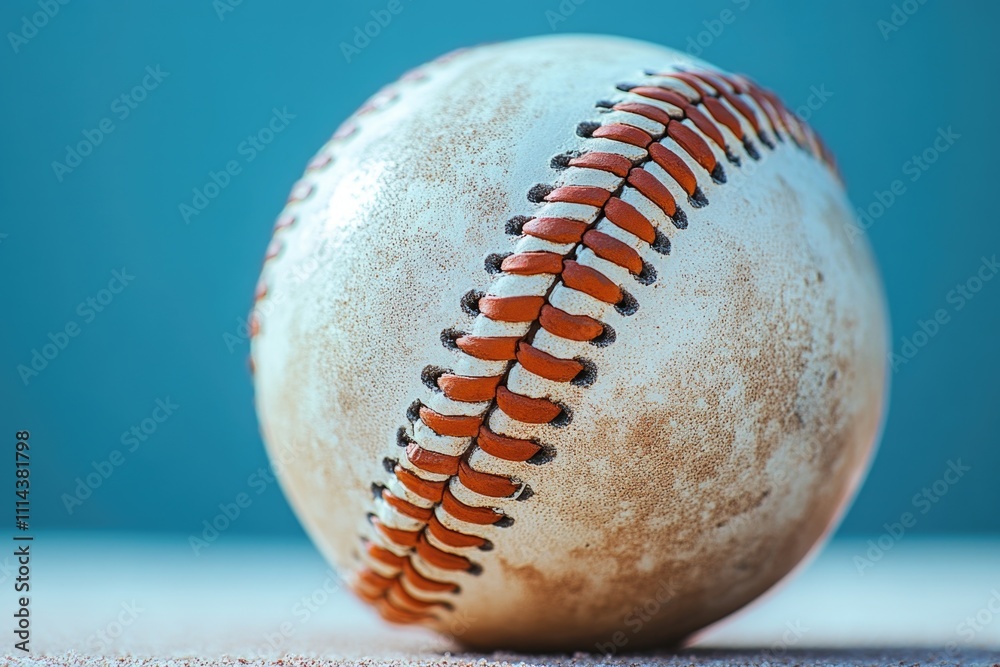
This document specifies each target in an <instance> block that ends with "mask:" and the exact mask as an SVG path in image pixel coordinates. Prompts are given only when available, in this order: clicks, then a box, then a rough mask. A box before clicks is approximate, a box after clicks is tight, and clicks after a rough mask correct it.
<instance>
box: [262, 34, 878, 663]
mask: <svg viewBox="0 0 1000 667" xmlns="http://www.w3.org/2000/svg"><path fill="white" fill-rule="evenodd" d="M857 229H858V227H856V226H855V223H854V218H853V216H852V208H851V205H850V204H849V202H848V200H847V198H846V196H845V193H844V185H843V183H842V182H841V179H840V176H839V175H838V172H837V169H836V167H835V165H834V162H833V159H832V157H831V155H830V153H829V152H828V150H827V149H826V148H825V147H824V145H823V144H822V143H821V141H820V139H819V138H818V137H817V135H816V134H815V133H814V132H813V131H812V130H811V129H810V128H809V127H807V126H806V125H805V123H804V122H803V121H802V120H801V119H800V118H798V117H796V115H795V114H794V113H792V112H790V111H789V110H788V109H787V108H786V107H784V106H782V103H781V102H780V101H779V100H778V99H777V97H776V96H775V95H774V94H773V93H771V92H769V91H768V90H767V89H766V88H763V87H761V86H759V85H758V84H756V83H755V82H753V81H751V80H750V79H748V78H746V77H745V76H741V75H735V74H731V73H728V72H725V71H722V70H720V69H718V68H716V67H713V66H711V65H709V64H707V63H704V62H702V61H699V60H696V59H693V58H690V57H688V56H686V55H684V54H682V53H678V52H676V51H672V50H670V49H666V48H663V47H660V46H656V45H653V44H647V43H643V42H637V41H631V40H624V39H618V38H612V37H598V36H567V37H548V38H538V39H528V40H523V41H514V42H508V43H501V44H494V45H489V46H483V47H479V48H474V49H470V50H465V51H461V52H457V53H453V54H449V55H448V56H445V57H443V58H440V59H439V60H436V61H434V62H431V63H429V64H427V65H426V66H423V67H420V68H419V69H417V70H415V71H412V72H410V73H408V74H406V75H405V76H403V77H402V78H401V79H400V80H399V81H397V82H396V83H394V84H391V85H390V86H388V87H387V88H385V89H383V90H382V91H381V92H379V93H378V94H377V95H375V96H374V97H373V98H372V99H371V100H369V102H367V103H366V104H364V105H363V106H362V107H361V108H360V109H359V110H358V111H357V112H356V113H355V114H354V115H353V116H352V117H351V118H349V119H348V120H347V121H346V122H345V123H344V124H343V125H342V126H341V127H340V129H338V130H337V132H336V133H335V134H334V135H333V137H332V139H331V140H330V141H329V142H328V143H327V144H326V145H325V146H324V147H323V148H322V150H321V151H320V153H319V154H318V155H317V156H316V158H315V159H314V160H313V161H312V162H311V163H310V165H309V167H308V169H307V171H306V173H305V175H304V177H303V178H302V180H301V181H300V182H299V183H297V184H296V186H295V188H294V190H293V192H292V196H291V197H290V198H289V201H288V204H287V207H286V209H285V211H284V212H283V214H282V216H281V218H280V219H279V221H278V224H277V226H276V230H275V234H274V240H273V242H272V245H271V247H270V248H269V250H268V253H267V259H266V261H265V264H264V269H263V274H262V278H261V282H260V285H259V287H258V290H257V296H256V304H255V308H254V311H253V319H252V326H251V332H252V335H253V346H252V359H251V362H252V365H253V367H254V369H255V383H256V391H257V407H258V411H259V414H260V419H261V423H262V428H263V433H264V437H265V440H266V441H267V445H268V449H269V453H270V456H271V457H272V460H273V461H274V463H275V467H276V469H277V470H278V472H279V475H280V479H281V482H282V485H283V487H284V489H285V492H286V493H287V495H288V497H289V498H290V500H291V503H292V505H293V506H294V508H295V510H296V512H297V513H298V516H299V517H300V518H301V520H302V523H303V524H304V525H305V527H306V530H307V531H308V532H309V534H310V535H311V536H312V538H313V539H314V540H315V542H316V544H317V545H318V546H319V547H320V549H321V550H322V551H323V553H324V554H325V555H326V556H327V557H328V558H329V560H330V561H332V562H333V563H334V564H335V565H336V567H337V568H338V569H339V571H340V573H341V574H342V575H343V577H344V579H345V581H346V582H347V584H348V585H349V587H350V588H351V589H352V590H353V591H354V593H356V594H357V595H358V596H359V597H360V598H362V599H364V600H366V601H367V602H369V603H370V604H371V605H372V606H373V607H374V609H376V610H377V611H378V612H379V613H380V614H381V615H382V616H383V617H384V618H385V619H388V620H389V621H392V622H396V623H416V624H421V625H425V626H429V627H431V628H434V629H436V630H438V631H440V632H442V633H446V634H447V635H450V636H452V637H454V638H455V639H456V640H457V641H458V642H460V643H463V644H465V645H467V646H472V647H481V648H487V647H490V648H511V649H523V650H565V649H582V650H589V651H599V652H615V651H618V650H635V649H641V648H645V647H650V646H656V645H665V644H672V643H677V642H680V641H683V640H685V639H686V638H689V637H691V635H692V634H693V633H695V632H697V631H698V630H699V629H701V628H704V627H705V626H707V625H709V624H711V623H713V622H714V621H717V620H719V619H721V618H723V617H725V616H727V615H728V614H730V613H732V612H733V611H735V610H737V609H739V608H740V607H742V606H743V605H745V604H747V603H748V602H750V601H751V600H753V599H754V598H756V597H757V596H759V595H760V594H761V593H763V592H764V591H766V590H767V589H768V588H770V587H771V586H773V585H774V584H775V583H776V582H777V581H778V580H780V579H781V578H782V577H784V576H785V575H786V574H787V573H788V572H789V571H790V570H791V569H792V568H793V567H794V566H795V565H796V564H797V563H799V561H800V560H802V559H803V557H804V556H805V555H806V554H807V553H808V552H809V551H810V550H811V549H812V548H813V547H814V546H815V545H816V544H817V542H818V541H819V540H820V539H821V538H822V537H823V536H824V534H826V533H827V532H828V531H829V530H830V529H831V527H832V525H833V524H834V523H835V522H836V520H837V519H838V517H839V516H840V515H841V514H842V512H843V510H844V508H845V505H846V503H847V502H848V500H849V499H850V497H851V496H852V494H853V493H854V491H855V489H856V488H857V486H858V483H859V481H860V479H861V477H862V475H863V473H864V471H865V469H866V466H867V462H868V460H869V457H870V454H871V451H872V448H873V445H874V443H875V441H876V439H877V437H878V434H879V429H880V426H881V422H882V414H883V410H884V406H885V401H886V384H887V376H886V371H885V365H886V364H885V358H886V339H887V331H886V323H885V313H884V303H883V297H882V289H881V284H880V281H879V277H878V274H877V271H876V269H875V267H874V263H873V260H872V257H871V254H870V250H869V248H868V247H867V244H866V242H865V240H864V238H863V237H861V236H859V235H858V234H856V233H854V232H855V231H856V230H857Z"/></svg>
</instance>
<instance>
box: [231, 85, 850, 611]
mask: <svg viewBox="0 0 1000 667" xmlns="http://www.w3.org/2000/svg"><path fill="white" fill-rule="evenodd" d="M646 77H647V79H646V80H644V81H643V82H642V83H641V84H619V85H618V86H617V89H618V90H619V91H621V92H622V93H624V95H625V98H624V99H620V100H606V101H601V102H598V103H597V105H596V106H597V107H598V109H599V112H600V113H604V114H608V116H609V119H608V121H607V122H595V121H584V122H582V123H580V124H579V125H578V126H577V127H576V133H577V134H578V135H579V136H581V137H583V138H584V139H585V141H586V142H591V141H593V142H595V144H594V145H595V150H589V151H580V152H575V153H567V154H563V155H557V156H555V157H554V158H552V160H551V166H552V168H553V169H556V170H559V171H567V172H569V170H587V171H588V172H596V173H599V174H600V173H603V174H606V175H607V177H606V178H604V179H603V180H600V181H593V180H588V181H586V182H585V183H575V182H572V180H571V179H566V180H567V182H565V183H564V184H562V185H559V186H552V185H547V184H539V185H536V186H534V187H532V188H531V189H530V190H529V192H528V193H527V199H528V201H529V202H531V203H533V204H537V205H539V206H540V207H541V210H540V211H539V215H535V216H515V217H514V218H512V219H511V220H509V221H507V223H506V226H505V232H506V233H507V234H511V235H516V236H519V237H521V239H522V241H525V240H526V239H527V240H532V239H533V241H532V242H531V243H529V244H528V245H526V246H525V247H524V248H522V250H521V251H518V252H513V253H509V254H506V253H505V254H493V255H490V256H489V257H487V258H486V261H485V269H486V270H487V271H488V272H490V273H491V274H495V275H496V276H497V278H496V280H505V279H507V277H514V278H515V279H517V280H522V281H525V282H523V283H517V285H525V286H528V287H530V286H534V291H533V290H531V289H528V287H525V289H526V290H527V291H528V292H531V293H524V294H521V293H517V294H506V293H504V294H492V293H489V292H486V293H482V292H477V291H470V292H468V293H467V294H466V295H465V296H464V297H463V298H462V299H461V302H460V304H459V306H460V307H461V309H462V310H463V311H465V312H466V313H468V314H469V315H471V316H473V317H475V318H485V319H486V320H489V321H492V322H503V323H507V325H508V326H514V325H519V326H521V327H523V333H522V334H521V335H484V333H482V331H480V332H479V333H470V332H460V331H455V330H446V331H444V332H442V334H441V340H442V343H443V344H444V346H445V347H446V348H449V349H452V350H455V351H456V352H457V353H460V354H465V355H467V356H468V357H469V358H470V359H472V360H476V361H477V362H481V364H482V367H483V368H494V369H496V366H497V364H503V367H502V370H501V372H496V371H494V372H485V373H484V374H482V375H471V374H462V373H456V372H455V371H452V370H450V369H444V368H438V367H433V366H428V367H426V368H424V369H423V371H422V372H421V380H422V382H423V383H424V384H425V385H426V386H427V387H428V389H429V390H430V391H431V392H432V395H434V394H436V395H440V396H442V397H443V398H444V399H446V401H450V402H451V403H452V404H454V406H455V407H456V410H457V412H456V413H455V414H448V413H445V412H441V411H440V410H436V409H433V408H432V407H430V406H429V405H425V404H424V403H423V402H421V401H419V400H418V401H415V402H414V403H413V405H412V406H411V408H410V409H409V410H408V411H407V419H408V421H409V423H410V426H409V427H407V426H403V427H401V428H400V429H399V431H398V434H397V444H398V445H400V446H401V447H402V448H403V450H402V453H401V455H400V456H399V457H398V458H386V459H384V464H385V468H386V471H387V473H388V474H389V482H388V484H383V483H380V482H375V483H373V484H372V495H373V501H372V502H373V503H375V510H376V511H375V512H373V513H371V514H369V515H368V518H369V522H370V524H371V526H372V539H368V538H365V537H362V544H363V553H364V554H365V555H366V561H367V565H366V566H365V567H363V568H362V569H361V570H360V571H359V572H358V573H357V574H356V575H355V576H354V578H353V580H352V581H351V582H350V585H351V588H352V589H353V590H354V592H355V593H356V594H357V595H359V596H360V597H361V598H363V599H365V600H367V601H369V602H370V603H372V604H373V605H374V606H375V608H376V609H377V610H378V611H379V612H380V614H381V615H382V616H383V617H384V618H386V619H387V620H389V621H393V622H398V623H415V622H423V621H427V620H430V619H432V618H435V617H437V616H438V615H439V614H440V613H442V612H447V611H449V610H450V609H452V605H451V603H450V602H448V600H447V598H445V599H442V598H441V596H454V595H458V594H460V592H461V588H460V586H459V585H458V584H456V583H454V582H452V581H448V580H445V579H442V578H441V577H440V576H438V575H436V574H435V572H434V571H433V570H436V571H441V572H445V573H447V572H465V573H467V574H471V575H476V574H478V573H479V572H481V566H480V565H479V564H477V563H475V562H473V561H472V560H471V559H470V557H469V556H468V555H465V554H464V553H456V552H453V551H451V550H452V549H455V550H479V551H488V550H490V549H492V548H493V544H492V542H490V541H489V540H488V539H486V538H485V537H484V536H482V535H479V534H477V533H476V527H477V526H495V527H507V526H510V525H512V523H513V520H512V519H511V518H510V517H508V516H506V515H505V514H504V513H503V512H502V511H501V510H498V509H495V508H494V507H493V506H491V505H490V501H491V500H496V499H517V500H526V499H528V498H529V497H531V496H532V495H533V494H534V492H533V491H532V490H531V489H529V488H528V487H527V486H526V485H524V484H523V483H521V482H520V481H518V480H517V479H515V478H512V477H507V476H504V475H499V474H494V473H488V472H484V471H480V470H477V469H476V468H475V467H474V466H473V464H472V461H471V457H472V455H473V453H475V452H477V451H481V452H483V453H484V454H485V455H488V456H491V457H494V458H496V459H499V460H503V461H509V462H513V463H528V464H532V465H540V464H544V463H546V462H547V461H550V460H551V459H552V458H553V456H555V453H554V452H553V451H552V449H551V448H550V447H549V446H547V445H545V444H543V443H541V442H538V441H536V440H534V439H524V438H515V437H511V436H509V435H505V434H503V433H498V432H496V431H495V430H493V428H491V426H490V422H491V417H493V416H494V415H495V414H496V413H497V412H499V413H502V414H503V415H504V416H505V417H506V418H507V419H510V420H514V421H517V422H521V423H525V424H539V425H543V424H548V425H551V426H553V427H560V426H565V425H566V424H568V423H569V422H570V421H571V419H572V411H571V408H570V406H566V405H562V404H560V403H559V402H557V401H554V400H551V399H550V398H548V397H544V396H541V397H539V396H528V395H524V394H520V393H517V392H515V391H513V390H511V389H510V388H509V387H508V386H507V383H508V380H509V378H510V377H511V374H512V372H513V371H514V369H515V368H518V369H520V370H521V371H523V372H526V373H530V374H533V375H535V376H538V377H540V378H543V379H545V380H548V381H551V382H562V383H566V382H569V383H573V384H574V385H576V386H582V387H586V386H589V385H590V384H592V383H593V382H594V381H595V378H596V367H595V366H594V364H593V363H591V362H590V361H588V360H586V359H585V358H582V357H579V356H578V357H574V358H561V357H558V356H556V355H554V354H552V353H550V352H548V351H546V350H545V349H542V348H541V347H539V346H538V345H537V344H536V340H535V339H536V337H537V335H538V334H539V333H541V332H544V333H545V334H546V335H548V336H552V337H555V338H557V339H564V340H567V341H579V342H586V343H590V344H593V345H596V346H605V345H610V344H613V343H614V340H615V337H616V335H615V332H614V330H613V329H612V328H611V327H610V326H609V325H608V324H607V323H605V322H602V321H600V319H597V318H595V317H593V316H592V315H591V314H586V313H576V312H571V311H572V310H574V309H573V307H572V304H570V303H566V300H567V298H569V297H567V296H566V294H581V295H585V296H586V297H587V298H589V299H592V300H593V301H594V302H595V303H597V304H603V305H604V306H607V307H613V308H615V309H616V310H617V311H618V312H619V313H620V314H622V315H631V314H632V313H634V312H636V310H637V309H638V308H639V307H640V300H639V299H637V298H636V297H634V296H633V295H632V294H630V293H629V292H628V291H626V290H625V289H624V288H623V286H622V285H620V284H619V283H618V282H617V281H615V280H614V279H613V278H612V277H610V276H608V275H607V273H606V271H604V270H602V269H601V268H600V265H599V262H601V261H603V262H607V263H609V264H610V265H612V266H615V267H620V268H621V269H623V270H624V271H625V272H627V274H629V275H631V276H632V277H633V278H634V279H635V280H636V281H637V282H638V283H639V284H641V285H649V284H652V283H653V282H654V281H655V280H656V271H655V269H654V268H653V267H652V266H651V265H649V264H648V263H646V262H644V261H643V259H642V257H641V255H640V254H639V252H638V251H637V250H636V248H635V247H633V246H632V245H630V244H629V243H628V242H626V241H624V240H622V238H621V234H620V233H618V232H616V233H615V234H611V233H608V232H611V231H612V228H611V227H608V225H612V226H613V227H615V228H617V229H618V230H619V232H624V233H625V234H626V238H628V236H631V237H635V238H636V239H637V240H639V241H641V242H642V243H644V244H647V245H648V247H650V248H651V249H652V250H654V251H655V252H657V253H660V254H663V255H667V254H669V253H670V247H671V246H670V241H669V239H668V238H667V236H666V235H665V234H664V233H663V232H662V231H661V230H660V229H658V228H657V227H656V226H655V225H654V224H653V222H651V221H650V219H649V215H648V214H647V213H652V212H654V211H659V212H661V213H662V214H663V216H665V217H666V218H667V219H668V220H670V222H671V223H672V224H673V226H674V227H675V228H676V229H679V230H683V229H686V228H687V226H688V220H687V216H686V214H685V212H684V210H683V209H682V208H681V206H680V205H679V203H678V201H677V199H676V198H675V196H674V195H673V194H672V192H671V190H670V188H668V187H667V185H668V183H673V184H674V185H675V186H676V187H677V188H679V190H680V191H681V192H682V193H683V197H682V199H683V198H686V200H687V203H688V204H689V205H690V206H691V207H692V208H701V207H704V206H708V205H709V201H708V199H707V197H706V196H705V194H704V192H703V191H702V189H701V188H700V187H699V174H698V173H697V170H699V169H700V170H701V172H703V174H702V175H701V176H700V178H704V177H708V178H710V179H711V180H712V181H713V182H715V183H719V184H722V183H725V182H726V173H725V168H724V167H723V163H722V161H720V160H719V159H718V158H717V156H716V152H715V151H714V150H713V148H712V146H715V148H716V149H718V151H719V152H721V153H722V155H724V156H725V162H728V163H729V164H730V165H732V166H733V167H734V168H737V169H738V168H740V167H741V165H742V160H741V158H740V156H738V155H737V154H736V153H735V152H734V151H733V149H732V147H731V146H730V145H729V143H728V142H727V140H726V133H728V134H729V135H731V136H732V137H734V138H735V140H736V141H738V142H739V144H740V146H741V147H742V148H743V150H744V152H745V154H746V156H747V157H748V158H750V159H751V160H759V159H760V158H761V153H760V150H759V149H758V148H757V146H756V144H755V141H756V142H759V143H760V144H761V145H762V146H765V147H766V148H768V149H770V150H775V149H776V146H777V145H778V144H783V143H786V142H789V141H790V142H791V143H792V144H793V145H795V146H797V147H798V148H799V149H802V150H804V151H806V152H807V153H809V154H811V155H813V156H814V157H817V158H818V159H820V160H821V161H822V162H824V163H826V164H827V165H828V166H829V167H830V168H831V169H832V170H834V172H836V165H835V164H834V162H833V158H832V156H831V154H830V153H829V151H828V150H827V148H826V147H825V145H823V143H822V142H821V141H820V140H819V138H818V137H817V136H816V134H815V133H814V132H813V131H812V130H811V129H810V128H808V127H807V126H805V125H804V124H803V123H801V122H799V120H798V119H797V118H796V117H795V116H794V115H793V114H791V113H790V112H788V110H787V109H785V107H784V106H783V105H782V104H781V103H780V102H779V101H778V99H777V97H776V96H775V95H774V94H773V93H771V92H770V91H767V90H764V89H763V88H760V87H759V86H757V85H756V84H755V83H753V82H752V81H750V80H749V79H747V78H746V77H742V76H738V75H730V74H724V73H721V72H711V71H704V70H691V71H681V70H676V71H669V72H647V73H646ZM411 78H413V79H414V80H419V79H420V78H422V77H418V76H416V75H415V76H414V77H411ZM383 98H384V99H388V100H390V101H391V100H393V99H395V98H396V95H395V93H390V94H385V95H383ZM373 99H374V98H373ZM380 99H382V98H380ZM372 109H373V108H370V107H369V105H366V106H365V107H363V111H364V112H365V113H368V112H370V111H372ZM356 132H357V126H356V125H355V124H354V123H353V122H351V121H348V122H347V123H345V124H344V125H343V126H342V127H341V128H340V129H339V130H338V131H337V133H335V135H334V138H333V139H332V140H331V141H343V140H346V139H348V138H349V137H351V136H353V135H354V134H356ZM771 135H773V137H774V138H773V139H772V137H771ZM598 145H599V147H600V148H599V149H598V148H596V147H597V146H598ZM682 154H686V155H687V157H688V158H690V160H691V161H692V162H693V163H694V166H693V167H692V166H689V163H688V161H687V160H685V159H684V158H683V157H682ZM331 160H332V158H331V157H330V156H329V155H324V154H321V155H319V156H317V157H316V158H314V160H313V161H312V162H311V163H310V165H309V168H308V170H307V172H311V171H315V170H320V169H325V168H326V167H328V166H329V164H330V162H331ZM665 179H669V180H665ZM594 182H600V183H605V185H594V184H593V183H594ZM312 189H313V188H312V185H311V184H303V185H302V186H301V187H298V186H297V187H296V188H295V189H294V190H293V195H292V197H291V198H290V200H289V205H290V206H294V204H295V203H296V202H297V201H299V200H300V199H303V198H306V197H308V196H310V195H311V193H312ZM626 200H630V201H626ZM630 202H632V203H630ZM641 202H646V203H641ZM647 203H648V206H649V207H652V208H649V211H648V212H644V211H643V210H641V209H644V208H645V207H646V206H647ZM294 223H295V217H294V215H293V214H287V213H286V214H285V215H283V216H282V218H280V219H279V222H278V224H277V225H276V227H275V232H276V239H275V241H274V243H272V246H271V247H270V248H269V250H268V253H267V256H266V258H265V262H270V261H272V260H273V259H274V258H275V257H277V256H278V255H279V254H280V252H281V244H280V237H279V234H278V232H280V231H282V230H285V229H287V228H289V227H291V226H292V225H293V224H294ZM539 243H541V244H542V247H541V248H540V247H539V246H538V244H539ZM558 246H563V247H562V248H559V247H558ZM584 251H587V252H589V253H592V255H593V256H594V257H596V258H597V262H596V263H597V265H596V266H595V265H594V264H595V262H590V261H584V260H583V257H582V255H581V253H583V252H584ZM532 281H538V282H532ZM544 281H548V283H547V284H546V283H545V282H544ZM539 286H541V287H542V288H543V289H541V288H539ZM512 289H514V288H512ZM567 290H568V292H567ZM538 292H540V293H538ZM267 293H268V290H267V286H266V284H265V283H264V282H263V281H262V282H261V283H260V284H259V286H258V289H257V295H256V297H255V302H258V301H260V300H262V299H264V298H266V295H267ZM560 299H561V300H560ZM567 309H568V310H567ZM594 313H595V314H596V311H594ZM259 329H260V323H259V318H257V317H255V316H254V317H253V318H252V322H251V334H252V335H257V334H258V332H259ZM494 330H495V329H494ZM486 331H489V329H486ZM519 372H520V371H519ZM461 406H466V407H461ZM477 407H478V409H477ZM456 494H457V495H456ZM476 503H482V504H476ZM428 566H429V567H428Z"/></svg>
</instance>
